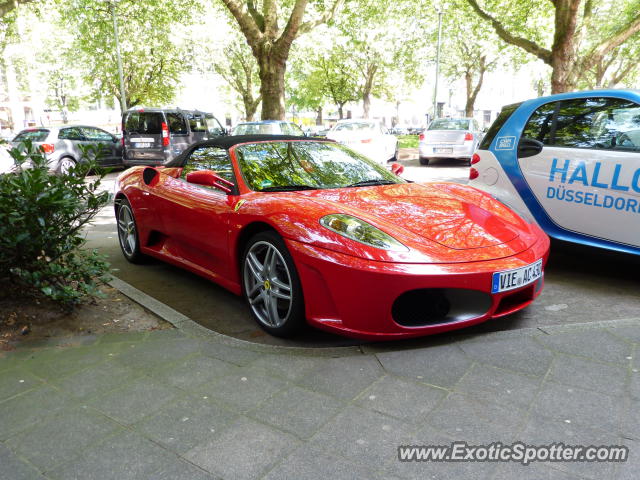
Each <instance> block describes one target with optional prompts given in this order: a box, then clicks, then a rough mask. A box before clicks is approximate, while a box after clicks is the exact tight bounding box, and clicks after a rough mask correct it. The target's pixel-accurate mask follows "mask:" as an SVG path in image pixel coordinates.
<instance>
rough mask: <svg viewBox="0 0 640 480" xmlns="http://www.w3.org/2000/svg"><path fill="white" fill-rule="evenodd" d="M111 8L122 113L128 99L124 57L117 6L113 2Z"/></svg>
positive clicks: (125, 108) (110, 3)
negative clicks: (121, 48)
mask: <svg viewBox="0 0 640 480" xmlns="http://www.w3.org/2000/svg"><path fill="white" fill-rule="evenodd" d="M109 5H110V6H111V18H112V19H113V38H114V39H115V43H116V57H117V59H118V77H119V80H120V109H121V110H122V113H124V112H125V111H126V110H127V99H126V97H125V93H124V76H123V74H122V56H121V55H120V40H119V38H118V20H117V19H116V4H115V2H114V1H113V0H111V1H110V2H109Z"/></svg>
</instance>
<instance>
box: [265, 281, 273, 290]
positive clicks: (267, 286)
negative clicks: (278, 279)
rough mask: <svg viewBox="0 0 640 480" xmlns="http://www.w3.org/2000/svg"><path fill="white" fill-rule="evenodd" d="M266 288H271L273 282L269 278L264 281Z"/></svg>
mask: <svg viewBox="0 0 640 480" xmlns="http://www.w3.org/2000/svg"><path fill="white" fill-rule="evenodd" d="M264 289H265V290H270V289H271V283H270V282H269V280H265V281H264Z"/></svg>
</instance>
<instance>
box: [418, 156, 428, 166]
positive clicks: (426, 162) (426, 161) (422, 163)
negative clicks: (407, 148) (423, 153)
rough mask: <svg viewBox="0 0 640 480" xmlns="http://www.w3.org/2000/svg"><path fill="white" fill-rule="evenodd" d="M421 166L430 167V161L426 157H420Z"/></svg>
mask: <svg viewBox="0 0 640 480" xmlns="http://www.w3.org/2000/svg"><path fill="white" fill-rule="evenodd" d="M420 165H424V166H427V165H429V159H428V158H425V157H420Z"/></svg>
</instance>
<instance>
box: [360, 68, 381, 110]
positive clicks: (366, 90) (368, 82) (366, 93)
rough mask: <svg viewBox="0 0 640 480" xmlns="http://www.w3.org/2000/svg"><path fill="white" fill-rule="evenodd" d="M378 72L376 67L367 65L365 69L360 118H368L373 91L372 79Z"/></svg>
mask: <svg viewBox="0 0 640 480" xmlns="http://www.w3.org/2000/svg"><path fill="white" fill-rule="evenodd" d="M377 71H378V66H377V65H369V66H368V67H367V72H366V77H365V82H364V86H363V87H362V110H363V114H362V116H363V117H364V118H369V110H370V109H371V90H373V79H374V78H375V76H376V72H377Z"/></svg>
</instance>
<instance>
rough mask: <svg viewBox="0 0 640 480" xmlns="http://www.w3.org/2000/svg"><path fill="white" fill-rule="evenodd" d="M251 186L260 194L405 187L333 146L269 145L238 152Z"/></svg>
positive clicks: (360, 158) (380, 169)
mask: <svg viewBox="0 0 640 480" xmlns="http://www.w3.org/2000/svg"><path fill="white" fill-rule="evenodd" d="M235 152H236V156H237V159H238V164H239V166H240V170H241V171H242V175H243V176H244V179H245V180H246V182H247V185H248V186H249V187H250V188H251V189H252V190H256V191H260V190H264V189H274V188H279V187H286V186H298V185H306V186H309V187H312V188H341V187H346V186H349V185H352V184H354V183H357V182H362V181H366V180H381V181H389V182H393V183H404V181H403V180H401V179H400V178H398V177H396V176H395V175H393V174H392V173H391V172H389V171H388V170H387V169H385V168H384V167H382V166H380V165H378V164H376V163H374V162H372V161H370V160H367V159H365V157H363V156H362V155H359V154H358V153H356V152H353V151H352V150H349V149H348V148H346V147H344V146H343V145H340V144H337V143H333V142H307V141H295V142H266V143H255V144H247V145H239V146H237V147H236V149H235Z"/></svg>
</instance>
